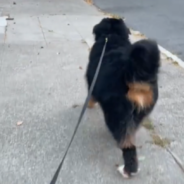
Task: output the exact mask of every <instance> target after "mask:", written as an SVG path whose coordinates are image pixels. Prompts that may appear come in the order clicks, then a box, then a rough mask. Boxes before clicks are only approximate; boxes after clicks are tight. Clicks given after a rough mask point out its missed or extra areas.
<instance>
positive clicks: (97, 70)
mask: <svg viewBox="0 0 184 184" xmlns="http://www.w3.org/2000/svg"><path fill="white" fill-rule="evenodd" d="M107 42H108V39H107V38H105V44H104V47H103V50H102V54H101V56H100V60H99V63H98V66H97V69H96V72H95V76H94V78H93V82H92V84H91V86H90V89H89V92H88V96H87V98H86V101H85V103H84V105H83V108H82V111H81V114H80V116H79V119H78V122H77V125H76V127H75V130H74V133H73V135H72V138H71V140H70V142H69V144H68V147H67V149H66V152H65V154H64V156H63V159H62V160H61V163H60V164H59V166H58V168H57V170H56V172H55V174H54V176H53V178H52V180H51V182H50V184H55V183H56V181H57V178H58V175H59V172H60V170H61V167H62V165H63V163H64V161H65V158H66V156H67V154H68V151H69V149H70V146H71V144H72V142H73V139H74V137H75V134H76V132H77V130H78V127H79V124H80V122H81V120H82V117H83V115H84V113H85V110H86V108H87V105H88V102H89V100H90V98H91V94H92V91H93V89H94V86H95V83H96V79H97V77H98V74H99V71H100V67H101V64H102V59H103V56H104V54H105V49H106V45H107Z"/></svg>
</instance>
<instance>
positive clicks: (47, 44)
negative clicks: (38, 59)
mask: <svg viewBox="0 0 184 184" xmlns="http://www.w3.org/2000/svg"><path fill="white" fill-rule="evenodd" d="M37 19H38V23H39V26H40V29H41V31H42V35H43V38H44V41H45V43H46V45H48V44H47V40H46V37H45V34H44V31H43V28H42V25H41V21H40V18H39V17H37Z"/></svg>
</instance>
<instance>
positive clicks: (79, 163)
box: [0, 0, 184, 184]
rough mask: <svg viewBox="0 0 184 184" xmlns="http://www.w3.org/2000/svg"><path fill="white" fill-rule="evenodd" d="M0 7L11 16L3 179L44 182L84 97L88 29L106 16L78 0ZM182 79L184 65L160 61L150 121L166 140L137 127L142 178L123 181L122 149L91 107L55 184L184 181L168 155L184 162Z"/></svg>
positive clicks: (0, 86) (2, 115)
mask: <svg viewBox="0 0 184 184" xmlns="http://www.w3.org/2000/svg"><path fill="white" fill-rule="evenodd" d="M0 11H1V12H2V14H1V16H3V15H7V14H9V16H10V17H12V18H14V20H10V21H8V22H7V24H8V26H7V28H6V29H4V28H5V27H3V26H1V30H2V31H1V32H0V39H1V40H0V127H1V128H0V150H1V152H0V183H2V184H48V183H49V181H50V179H51V177H52V176H53V173H54V172H55V169H56V168H57V166H58V163H59V161H60V160H61V158H62V156H63V154H64V151H65V149H66V146H67V144H68V143H69V140H70V138H71V135H72V133H73V131H74V127H75V125H76V121H77V118H78V116H79V113H80V110H81V107H82V105H83V102H84V99H85V96H86V85H85V81H84V72H85V67H86V64H87V61H88V54H89V46H91V44H92V43H93V36H92V34H91V32H92V27H93V25H94V24H96V23H97V22H98V21H99V20H100V19H101V18H102V17H103V16H104V15H103V14H102V13H100V12H99V11H97V10H96V8H95V7H93V6H89V5H87V4H86V3H84V2H83V1H82V0H66V1H59V0H53V1H49V0H39V1H31V0H28V1H26V2H25V1H23V0H19V1H16V5H14V4H13V3H12V2H11V1H7V0H1V4H0ZM3 30H4V31H3ZM183 77H184V70H183V69H182V68H180V67H179V66H176V65H174V64H173V63H172V62H171V61H168V60H166V59H164V58H163V67H162V69H161V74H160V100H159V102H158V105H157V107H156V109H155V111H154V112H153V114H152V116H151V119H152V122H153V124H154V126H155V132H156V134H158V135H159V136H161V137H164V138H167V139H169V140H170V142H171V144H170V146H167V147H166V148H162V147H160V146H158V145H156V144H154V143H153V139H152V137H151V136H150V135H151V132H150V130H146V129H145V128H141V129H140V131H139V133H138V135H137V136H138V138H137V145H138V148H139V149H138V152H139V157H140V168H141V171H140V173H139V175H137V176H136V177H135V178H132V179H131V180H127V181H125V180H124V179H123V178H122V177H121V175H120V174H118V173H117V171H116V167H115V165H116V164H122V159H121V152H120V151H119V149H118V148H117V146H116V144H115V142H114V140H113V139H112V137H111V135H110V134H109V132H108V131H107V129H106V127H105V125H104V120H103V116H102V113H101V111H100V109H99V107H96V108H95V109H93V110H87V113H86V115H85V117H84V120H83V122H82V123H81V125H80V127H79V130H78V132H77V135H76V138H75V140H74V142H73V144H72V146H71V149H70V151H69V154H68V156H67V158H66V160H65V163H64V166H63V168H62V170H61V173H60V175H59V179H58V184H59V183H60V184H61V183H62V184H79V183H80V184H86V183H89V184H95V183H98V184H111V183H117V184H120V183H122V182H126V183H128V184H131V183H137V184H173V183H176V184H183V183H184V174H183V172H182V169H181V168H180V166H179V164H178V163H177V162H176V161H175V160H174V159H173V157H172V155H171V154H170V153H169V152H168V150H171V152H172V153H173V154H175V155H177V156H178V157H179V159H180V160H181V163H184V157H183V152H184V148H183V145H184V140H183V134H182V129H183V126H182V123H183V122H182V120H183V114H182V112H183V102H184V98H183V95H182V91H183V88H184V87H183V85H182V84H183V81H182V79H183ZM20 122H21V123H20ZM17 123H18V124H19V125H18V124H17ZM20 124H21V125H20Z"/></svg>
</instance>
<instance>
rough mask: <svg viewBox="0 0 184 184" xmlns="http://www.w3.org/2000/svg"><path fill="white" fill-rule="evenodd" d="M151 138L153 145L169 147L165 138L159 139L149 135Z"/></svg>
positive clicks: (168, 141) (155, 135)
mask: <svg viewBox="0 0 184 184" xmlns="http://www.w3.org/2000/svg"><path fill="white" fill-rule="evenodd" d="M151 137H152V139H153V143H154V144H155V145H157V146H159V147H162V148H165V147H166V146H168V145H170V143H171V142H170V140H169V139H167V138H161V137H160V136H159V135H157V134H154V133H153V134H151Z"/></svg>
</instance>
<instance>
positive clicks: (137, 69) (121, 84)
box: [85, 18, 160, 178]
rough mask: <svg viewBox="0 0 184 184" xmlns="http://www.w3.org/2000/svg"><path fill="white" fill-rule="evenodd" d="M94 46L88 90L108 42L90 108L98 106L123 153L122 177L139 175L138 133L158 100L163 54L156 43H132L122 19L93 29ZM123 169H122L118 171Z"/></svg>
mask: <svg viewBox="0 0 184 184" xmlns="http://www.w3.org/2000/svg"><path fill="white" fill-rule="evenodd" d="M93 34H94V37H95V43H94V45H93V46H92V49H91V51H90V55H89V63H88V66H87V69H86V75H85V77H86V81H87V85H88V90H89V88H90V86H91V83H92V80H93V77H94V75H95V72H96V68H97V65H98V63H99V60H100V56H101V53H102V49H103V46H104V44H105V39H106V38H107V39H108V42H107V46H106V50H105V54H104V57H103V60H102V65H101V68H100V71H99V75H98V78H97V81H96V84H95V86H94V89H93V92H92V97H91V99H90V101H89V104H88V107H89V108H93V107H94V105H95V103H99V105H100V107H101V109H102V111H103V114H104V119H105V122H106V125H107V127H108V129H109V131H110V132H111V134H112V136H113V137H114V139H115V140H116V141H117V143H118V146H119V148H120V149H121V150H122V155H123V156H122V157H123V160H124V166H123V169H122V171H121V174H122V175H123V176H124V177H126V178H129V177H131V176H132V175H133V174H134V173H137V172H138V166H139V164H138V159H137V151H136V145H135V133H136V131H137V129H138V128H139V127H140V125H141V123H142V122H143V120H144V118H146V117H147V116H148V115H149V114H150V113H151V112H152V110H153V109H154V106H155V104H156V102H157V100H158V95H159V92H158V74H159V67H160V52H159V49H158V45H157V43H156V42H155V41H153V40H141V41H137V42H136V43H134V44H131V43H130V41H129V34H130V31H129V29H128V28H127V26H126V25H125V23H124V21H123V20H122V19H115V18H104V19H102V20H101V21H100V22H99V23H98V24H97V25H95V26H94V27H93ZM119 169H120V168H119Z"/></svg>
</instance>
